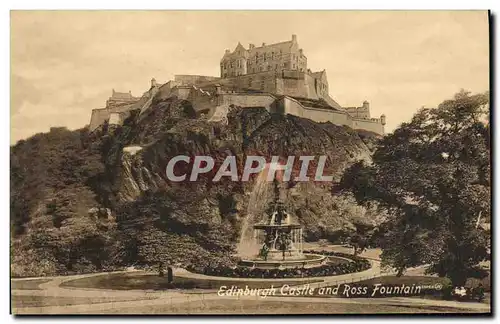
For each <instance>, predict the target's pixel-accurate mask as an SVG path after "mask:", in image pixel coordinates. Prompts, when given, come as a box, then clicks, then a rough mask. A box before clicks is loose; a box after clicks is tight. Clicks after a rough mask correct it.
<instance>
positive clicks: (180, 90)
mask: <svg viewBox="0 0 500 324" xmlns="http://www.w3.org/2000/svg"><path fill="white" fill-rule="evenodd" d="M190 92H191V87H188V86H178V87H175V88H173V89H172V92H171V95H172V96H176V97H177V98H179V99H182V100H187V99H188V98H189V93H190Z"/></svg>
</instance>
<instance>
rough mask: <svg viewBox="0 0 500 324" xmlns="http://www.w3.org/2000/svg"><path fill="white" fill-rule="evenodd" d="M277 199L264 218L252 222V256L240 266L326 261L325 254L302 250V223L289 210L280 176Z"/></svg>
mask: <svg viewBox="0 0 500 324" xmlns="http://www.w3.org/2000/svg"><path fill="white" fill-rule="evenodd" d="M273 185H274V199H273V201H272V202H271V203H270V205H269V208H268V209H267V211H266V215H265V217H264V220H263V221H261V222H259V223H257V224H255V225H253V237H252V238H251V239H252V240H253V244H252V246H257V247H258V249H259V251H254V252H255V253H254V257H253V258H252V259H246V260H242V261H241V262H240V265H241V266H248V267H259V268H275V267H279V268H295V267H306V266H318V265H321V264H323V262H324V261H325V257H323V256H318V255H310V254H309V255H307V254H304V253H303V252H302V251H303V232H302V226H301V225H300V224H298V223H295V222H294V221H293V219H292V216H291V215H290V214H289V213H288V212H287V211H286V209H285V204H284V201H283V200H284V198H283V195H282V194H283V190H281V186H280V183H279V182H278V180H277V179H274V180H273Z"/></svg>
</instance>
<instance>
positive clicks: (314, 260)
mask: <svg viewBox="0 0 500 324" xmlns="http://www.w3.org/2000/svg"><path fill="white" fill-rule="evenodd" d="M279 256H281V252H279ZM286 258H287V257H286ZM327 261H328V259H327V257H326V256H324V255H320V254H309V253H304V254H302V255H301V258H299V259H296V258H294V259H289V258H288V259H285V260H282V259H280V258H277V257H273V258H272V259H269V258H268V260H263V259H252V260H241V261H240V262H239V263H238V265H239V266H241V267H247V268H260V269H294V268H312V267H318V266H321V265H323V264H325V263H326V262H327Z"/></svg>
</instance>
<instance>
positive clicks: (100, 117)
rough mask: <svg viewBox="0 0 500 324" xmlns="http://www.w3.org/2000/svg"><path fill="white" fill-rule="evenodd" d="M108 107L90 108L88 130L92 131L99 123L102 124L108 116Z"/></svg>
mask: <svg viewBox="0 0 500 324" xmlns="http://www.w3.org/2000/svg"><path fill="white" fill-rule="evenodd" d="M109 114H110V113H109V109H108V108H102V109H92V115H91V116H90V124H89V130H90V131H91V132H92V131H94V130H95V129H96V128H97V127H99V125H102V124H103V123H104V121H106V120H107V119H108V118H109Z"/></svg>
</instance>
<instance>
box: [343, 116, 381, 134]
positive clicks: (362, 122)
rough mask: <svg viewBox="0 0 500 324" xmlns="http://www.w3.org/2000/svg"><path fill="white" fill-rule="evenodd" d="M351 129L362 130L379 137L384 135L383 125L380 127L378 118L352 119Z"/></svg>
mask: <svg viewBox="0 0 500 324" xmlns="http://www.w3.org/2000/svg"><path fill="white" fill-rule="evenodd" d="M351 127H352V128H354V129H364V130H367V131H371V132H374V133H377V134H380V135H384V134H385V129H384V125H382V123H381V122H380V119H378V118H372V119H360V118H353V122H352V126H351Z"/></svg>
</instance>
